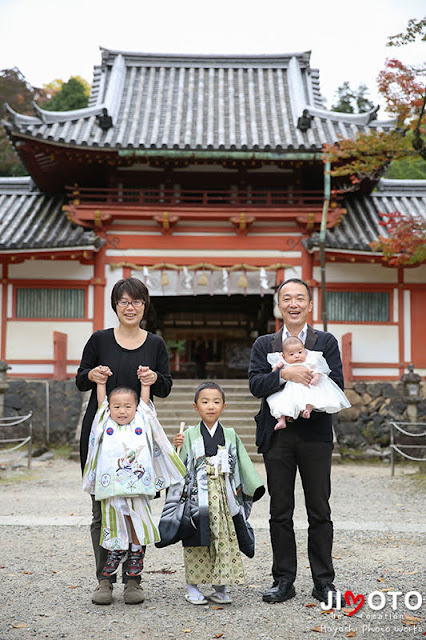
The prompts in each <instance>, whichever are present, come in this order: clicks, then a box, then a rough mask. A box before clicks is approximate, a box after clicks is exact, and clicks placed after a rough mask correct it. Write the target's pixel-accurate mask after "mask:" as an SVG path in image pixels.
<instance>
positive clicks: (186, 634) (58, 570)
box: [0, 453, 426, 640]
mask: <svg viewBox="0 0 426 640" xmlns="http://www.w3.org/2000/svg"><path fill="white" fill-rule="evenodd" d="M15 455H16V454H15ZM14 462H16V457H15V458H13V456H12V454H9V455H7V454H5V453H2V454H1V455H0V469H2V470H1V471H0V533H1V536H2V541H3V544H2V547H3V552H2V554H1V558H2V559H1V560H0V567H1V568H0V576H1V587H0V640H9V639H19V640H21V639H25V640H26V639H27V638H37V640H39V639H40V640H41V639H42V638H49V639H54V640H57V639H58V640H59V639H60V638H67V639H68V640H83V639H84V640H92V639H94V640H95V639H96V640H118V639H121V638H124V639H125V638H131V639H132V640H140V639H144V640H181V639H182V640H183V639H187V640H209V639H210V638H222V639H223V640H245V639H246V638H247V639H250V640H329V639H331V638H346V637H356V638H366V639H368V640H370V639H371V640H399V638H407V637H408V638H410V639H413V640H420V638H424V637H425V634H426V612H425V607H426V593H425V592H426V580H425V574H424V568H425V563H424V561H425V557H426V554H425V550H426V515H425V514H426V509H425V498H424V487H425V482H424V478H423V481H422V480H421V478H420V477H419V476H418V475H417V474H416V468H415V467H405V466H402V465H400V466H398V467H397V472H396V476H395V477H394V478H391V476H390V470H389V467H388V466H387V465H385V464H383V465H364V464H362V465H355V464H336V465H333V470H332V479H333V496H332V514H333V521H334V528H335V543H334V562H335V568H336V581H335V582H336V586H337V587H338V588H340V589H341V590H342V591H343V592H345V591H346V590H350V591H352V592H353V594H354V596H357V595H358V594H363V595H364V596H365V598H366V599H367V597H368V595H369V594H371V593H372V592H376V591H379V590H380V591H381V592H382V594H383V595H381V596H380V595H376V596H374V598H373V605H378V603H379V602H380V598H383V599H384V600H385V605H384V607H383V608H382V609H380V610H373V609H371V608H370V607H369V606H368V603H367V602H366V603H365V604H364V606H363V607H362V608H361V609H360V610H359V611H358V612H356V613H355V614H354V615H353V616H348V615H345V612H344V611H335V612H334V613H331V614H330V613H329V614H324V613H323V612H322V610H321V607H320V606H319V603H317V602H316V601H315V600H313V598H312V596H311V590H312V583H311V578H310V571H309V567H308V560H307V553H306V518H305V512H304V503H303V495H302V491H301V487H300V483H299V482H298V485H297V498H296V500H297V506H296V511H295V527H296V535H297V543H298V557H299V573H298V577H297V581H296V591H297V595H296V597H295V598H293V599H292V600H290V601H288V602H286V603H282V604H277V605H269V604H265V603H263V602H262V600H261V594H262V591H263V590H264V589H266V588H267V587H268V586H270V584H271V577H270V566H271V550H270V544H269V533H268V497H267V496H265V497H264V498H263V499H262V500H261V501H260V502H259V503H256V504H255V505H254V509H253V514H252V518H251V522H252V524H253V526H254V529H255V532H256V556H255V558H254V559H252V560H249V559H247V558H244V567H245V571H246V584H245V585H244V586H242V587H238V588H237V587H235V588H233V589H232V590H231V593H232V597H233V600H234V602H233V604H232V605H230V606H228V607H224V608H220V607H214V606H213V605H206V606H201V607H194V606H192V605H190V604H188V603H187V602H186V601H185V600H184V598H183V595H184V593H185V589H184V570H183V554H182V548H181V546H180V545H174V546H172V547H168V548H166V549H163V550H159V549H156V548H155V547H150V548H149V550H148V553H147V557H146V563H145V575H144V592H145V596H146V600H145V603H144V604H142V605H137V606H126V605H124V603H123V598H122V585H121V584H117V585H116V586H115V588H114V602H113V604H112V605H111V606H108V607H99V606H95V605H93V604H91V598H90V596H91V593H92V590H93V588H94V586H95V580H94V562H93V556H92V551H91V545H90V539H89V532H88V524H89V522H90V498H89V496H88V495H86V494H84V493H83V492H82V491H81V490H80V484H81V481H80V467H79V464H78V463H76V462H73V461H69V460H62V459H53V460H48V461H40V460H34V461H33V465H32V469H31V472H30V473H28V472H27V470H26V468H25V467H19V468H17V469H13V468H12V467H13V464H14ZM259 471H260V473H261V474H263V475H264V470H263V466H262V465H259ZM153 506H154V513H155V514H156V515H157V516H158V515H159V514H160V513H161V500H156V501H154V503H153ZM395 591H398V592H401V593H402V595H401V596H392V595H391V594H392V593H393V592H395ZM412 591H414V592H419V593H420V594H421V596H422V600H423V604H422V606H421V607H420V608H419V609H417V610H410V608H408V607H407V606H406V603H405V602H404V596H405V594H407V593H408V592H412ZM416 597H417V596H415V595H412V596H411V598H410V601H409V602H408V604H409V605H410V606H413V605H415V604H416ZM392 598H394V599H396V601H397V606H396V609H393V608H392ZM313 604H315V606H307V605H313ZM346 613H348V612H346ZM407 616H408V618H407ZM410 617H411V618H414V619H413V620H410V619H409V618H410ZM352 632H353V633H352ZM348 634H349V635H348ZM353 634H355V635H353Z"/></svg>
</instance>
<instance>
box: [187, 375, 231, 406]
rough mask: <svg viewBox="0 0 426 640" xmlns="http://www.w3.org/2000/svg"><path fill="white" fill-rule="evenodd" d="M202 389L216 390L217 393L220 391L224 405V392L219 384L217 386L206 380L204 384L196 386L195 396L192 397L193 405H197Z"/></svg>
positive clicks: (215, 383)
mask: <svg viewBox="0 0 426 640" xmlns="http://www.w3.org/2000/svg"><path fill="white" fill-rule="evenodd" d="M204 389H217V390H218V391H220V393H221V395H222V400H223V404H225V392H224V390H223V389H222V387H221V386H220V384H217V382H213V380H207V381H206V382H202V383H201V384H200V385H198V387H197V388H196V389H195V396H194V402H195V404H196V403H197V400H198V396H199V395H200V393H201V392H202V391H203V390H204Z"/></svg>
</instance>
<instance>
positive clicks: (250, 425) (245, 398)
mask: <svg viewBox="0 0 426 640" xmlns="http://www.w3.org/2000/svg"><path fill="white" fill-rule="evenodd" d="M215 382H217V383H218V384H220V386H221V387H223V390H224V391H225V396H226V409H225V411H224V413H223V416H222V418H221V423H222V424H223V426H224V427H233V428H234V429H235V431H236V432H237V433H238V435H239V436H240V438H241V440H242V442H243V444H244V446H245V448H246V449H247V452H248V454H249V456H250V458H251V459H252V460H253V462H263V456H262V455H260V454H258V453H257V447H256V444H255V432H256V425H255V422H254V416H255V415H256V413H257V412H258V411H259V406H260V400H258V399H257V398H254V397H253V396H252V395H251V393H250V391H249V388H248V381H247V380H244V379H242V380H231V379H228V380H215ZM199 384H200V380H173V387H172V392H171V394H170V395H169V397H168V398H155V408H156V410H157V415H158V419H159V421H160V423H161V425H162V426H163V429H164V431H165V432H166V434H167V436H168V437H169V439H170V440H172V439H173V436H174V435H175V433H177V432H178V431H179V426H180V423H181V422H185V428H187V427H191V426H192V425H194V424H197V423H198V420H199V418H198V414H197V413H196V412H195V411H194V409H193V407H192V403H193V401H194V392H195V389H196V388H197V386H198V385H199Z"/></svg>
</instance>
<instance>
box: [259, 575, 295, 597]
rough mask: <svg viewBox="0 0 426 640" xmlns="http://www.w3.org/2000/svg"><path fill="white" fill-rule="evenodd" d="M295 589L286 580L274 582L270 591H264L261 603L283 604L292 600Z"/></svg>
mask: <svg viewBox="0 0 426 640" xmlns="http://www.w3.org/2000/svg"><path fill="white" fill-rule="evenodd" d="M295 595H296V589H295V588H294V584H293V583H292V582H288V580H275V581H274V584H273V585H272V587H271V588H270V589H268V590H267V591H265V593H264V594H263V596H262V600H263V602H285V601H286V600H290V598H294V596H295Z"/></svg>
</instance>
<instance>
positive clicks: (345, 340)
mask: <svg viewBox="0 0 426 640" xmlns="http://www.w3.org/2000/svg"><path fill="white" fill-rule="evenodd" d="M342 365H343V379H344V381H345V382H352V381H353V379H354V376H353V371H352V333H344V334H343V335H342Z"/></svg>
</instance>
